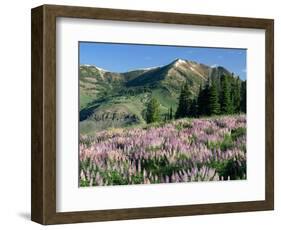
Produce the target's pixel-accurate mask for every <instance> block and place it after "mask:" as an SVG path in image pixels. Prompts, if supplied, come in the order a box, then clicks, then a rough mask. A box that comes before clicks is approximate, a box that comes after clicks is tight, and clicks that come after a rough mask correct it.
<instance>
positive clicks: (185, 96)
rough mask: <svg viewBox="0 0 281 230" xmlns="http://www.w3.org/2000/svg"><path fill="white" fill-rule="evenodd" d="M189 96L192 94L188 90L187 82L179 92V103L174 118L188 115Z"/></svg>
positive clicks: (190, 100)
mask: <svg viewBox="0 0 281 230" xmlns="http://www.w3.org/2000/svg"><path fill="white" fill-rule="evenodd" d="M191 96H192V94H191V92H190V89H189V86H188V83H185V85H184V86H183V87H182V90H181V93H180V97H179V105H178V108H177V111H176V114H175V118H182V117H187V116H188V115H189V110H190V106H191V102H192V98H191Z"/></svg>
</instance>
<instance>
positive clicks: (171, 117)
mask: <svg viewBox="0 0 281 230" xmlns="http://www.w3.org/2000/svg"><path fill="white" fill-rule="evenodd" d="M169 119H170V120H173V107H172V106H171V107H170V110H169Z"/></svg>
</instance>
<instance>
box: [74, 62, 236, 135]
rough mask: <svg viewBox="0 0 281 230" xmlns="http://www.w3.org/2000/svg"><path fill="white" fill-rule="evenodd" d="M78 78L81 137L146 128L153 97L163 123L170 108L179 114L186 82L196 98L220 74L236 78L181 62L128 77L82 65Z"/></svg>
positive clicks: (225, 71)
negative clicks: (121, 128)
mask: <svg viewBox="0 0 281 230" xmlns="http://www.w3.org/2000/svg"><path fill="white" fill-rule="evenodd" d="M79 74H80V75H79V88H80V132H81V134H93V133H95V132H96V131H99V130H103V129H107V128H118V127H126V126H130V125H138V124H140V125H141V124H145V109H146V105H147V103H148V101H149V100H150V99H151V97H154V98H156V99H157V100H158V101H159V103H160V114H161V117H162V118H163V119H164V116H165V115H166V114H167V112H168V110H169V109H170V108H171V107H172V108H173V111H175V110H176V108H177V106H178V105H177V102H178V97H179V93H180V89H181V87H182V85H183V84H185V83H186V82H188V83H189V85H190V89H191V92H192V94H193V95H194V96H197V94H198V92H199V88H200V85H204V84H206V82H207V81H208V79H209V78H210V79H211V78H212V79H214V80H215V81H219V80H220V75H221V74H224V75H227V76H229V77H230V78H235V77H234V76H232V75H231V73H230V72H229V71H227V70H226V69H225V68H223V67H215V68H211V67H209V66H207V65H203V64H200V63H196V62H193V61H187V60H181V59H176V60H175V61H173V62H171V63H169V64H168V65H165V66H162V67H155V68H150V69H143V70H141V69H140V70H134V71H130V72H126V73H113V72H109V71H106V70H103V69H100V68H98V67H96V66H93V65H91V66H90V65H81V66H80V73H79Z"/></svg>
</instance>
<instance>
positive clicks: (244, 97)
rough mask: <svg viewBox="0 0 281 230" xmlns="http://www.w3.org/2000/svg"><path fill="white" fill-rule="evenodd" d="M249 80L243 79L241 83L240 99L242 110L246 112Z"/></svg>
mask: <svg viewBox="0 0 281 230" xmlns="http://www.w3.org/2000/svg"><path fill="white" fill-rule="evenodd" d="M246 92H247V82H246V80H245V81H242V83H241V101H240V111H241V112H243V113H246V108H247V101H246V100H247V93H246Z"/></svg>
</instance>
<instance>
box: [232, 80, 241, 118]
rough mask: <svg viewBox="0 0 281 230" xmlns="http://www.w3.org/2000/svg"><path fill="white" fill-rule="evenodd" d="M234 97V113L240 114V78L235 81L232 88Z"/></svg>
mask: <svg viewBox="0 0 281 230" xmlns="http://www.w3.org/2000/svg"><path fill="white" fill-rule="evenodd" d="M232 91H233V93H232V95H233V112H234V113H239V112H240V103H241V80H240V78H239V77H238V78H235V79H234V84H233V88H232Z"/></svg>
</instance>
